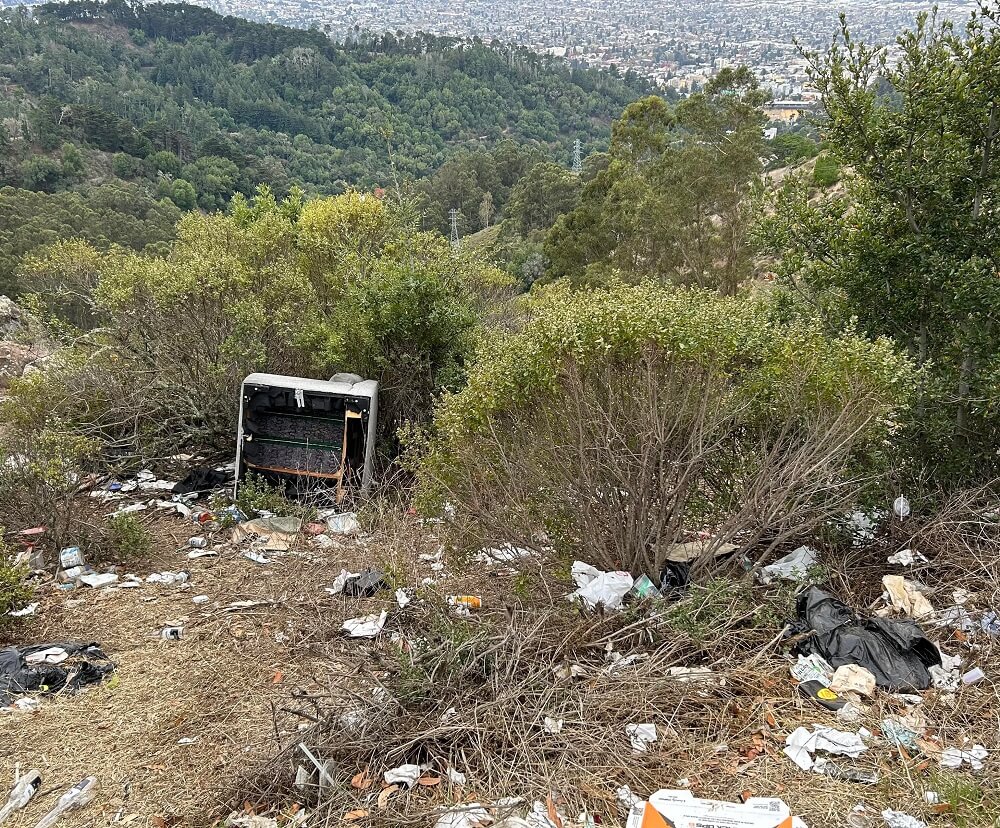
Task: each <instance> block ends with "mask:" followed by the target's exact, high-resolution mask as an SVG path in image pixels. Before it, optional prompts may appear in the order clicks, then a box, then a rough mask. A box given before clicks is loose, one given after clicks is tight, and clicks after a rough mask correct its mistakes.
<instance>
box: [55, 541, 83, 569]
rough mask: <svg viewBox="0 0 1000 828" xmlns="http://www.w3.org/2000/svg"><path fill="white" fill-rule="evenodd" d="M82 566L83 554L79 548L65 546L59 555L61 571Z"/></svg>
mask: <svg viewBox="0 0 1000 828" xmlns="http://www.w3.org/2000/svg"><path fill="white" fill-rule="evenodd" d="M83 565H84V558H83V552H82V551H81V550H80V547H79V546H67V547H66V548H65V549H63V550H62V551H61V552H60V553H59V567H60V568H61V569H73V568H74V567H77V566H83Z"/></svg>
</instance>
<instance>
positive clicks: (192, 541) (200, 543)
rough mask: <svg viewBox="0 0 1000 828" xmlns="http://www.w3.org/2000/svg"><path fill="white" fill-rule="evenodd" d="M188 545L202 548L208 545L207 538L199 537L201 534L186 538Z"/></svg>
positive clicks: (193, 547)
mask: <svg viewBox="0 0 1000 828" xmlns="http://www.w3.org/2000/svg"><path fill="white" fill-rule="evenodd" d="M188 546H190V547H191V548H192V549H204V548H205V547H206V546H208V540H207V539H206V538H203V537H201V535H197V536H196V537H193V538H188Z"/></svg>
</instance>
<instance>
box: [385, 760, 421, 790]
mask: <svg viewBox="0 0 1000 828" xmlns="http://www.w3.org/2000/svg"><path fill="white" fill-rule="evenodd" d="M426 769H427V768H426V766H425V765H400V766H399V767H397V768H392V769H391V770H387V771H386V772H385V773H384V774H383V777H382V778H383V779H384V780H385V783H386V784H387V785H406V787H408V788H412V787H413V786H414V785H416V784H417V780H418V779H419V778H420V774H422V773H423V772H424V771H425V770H426Z"/></svg>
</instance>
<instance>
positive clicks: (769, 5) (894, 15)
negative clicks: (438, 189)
mask: <svg viewBox="0 0 1000 828" xmlns="http://www.w3.org/2000/svg"><path fill="white" fill-rule="evenodd" d="M191 1H192V2H195V3H198V4H199V5H204V6H208V7H209V8H212V9H214V10H216V11H219V12H222V13H224V14H234V15H238V16H240V17H246V18H249V19H251V20H259V21H264V22H270V23H282V24H285V25H289V26H298V27H303V28H306V27H316V28H319V29H321V30H323V31H326V32H328V33H329V34H330V35H331V36H332V37H335V38H337V39H347V38H351V37H353V36H355V33H356V32H358V31H362V30H365V31H373V32H378V33H382V32H386V31H388V32H397V31H402V32H415V31H424V32H431V33H434V34H442V35H456V36H461V37H474V36H475V37H480V38H482V39H483V40H484V41H486V42H489V41H491V40H494V39H497V40H500V41H503V42H506V43H515V44H519V45H522V46H525V47H527V48H529V49H532V50H534V51H537V52H539V53H542V54H549V55H552V56H554V57H560V58H566V59H568V60H573V61H579V62H581V63H584V64H586V65H588V66H601V67H604V68H611V67H612V66H614V67H616V68H617V69H618V71H620V72H625V71H627V70H629V69H631V70H633V71H635V72H638V73H641V74H642V75H644V76H646V77H648V78H650V79H652V80H654V81H655V82H657V83H658V84H662V85H663V86H666V87H670V88H673V89H675V90H677V91H678V92H680V93H682V94H687V93H689V92H692V91H696V90H698V89H700V88H701V87H702V86H703V85H704V84H705V82H706V81H707V80H708V79H709V78H711V77H712V76H713V75H714V74H716V73H717V72H718V71H719V70H721V69H723V68H725V67H727V66H738V65H746V66H749V67H751V68H752V69H753V70H754V72H756V74H757V76H758V78H759V80H760V81H761V83H762V84H763V85H764V86H766V87H768V88H769V89H770V90H771V91H772V93H773V94H774V96H775V98H776V99H778V100H779V101H781V102H784V103H788V102H792V104H793V105H792V106H777V105H776V106H775V107H774V109H775V118H776V119H778V120H781V119H787V118H788V117H792V115H793V113H795V112H797V111H798V109H799V108H801V107H800V104H801V103H803V102H809V101H810V100H811V99H812V98H813V97H814V93H813V92H812V91H811V90H810V88H809V78H808V75H807V73H806V60H805V59H804V58H803V57H802V55H801V54H800V52H799V48H798V46H799V45H800V46H801V47H802V48H804V49H807V50H820V49H825V48H826V47H827V46H829V44H830V42H831V40H832V38H833V36H834V33H835V32H836V31H837V30H838V26H839V24H838V14H839V13H840V12H844V13H845V14H847V17H848V22H849V24H850V27H851V32H852V34H853V35H854V36H855V37H857V38H861V39H864V40H867V41H869V42H876V43H880V44H885V45H888V46H890V58H892V57H893V52H894V50H895V48H896V47H895V38H896V37H897V35H898V34H899V33H900V32H901V31H903V29H905V28H907V27H909V26H911V25H912V24H913V22H914V20H915V19H916V17H917V15H918V14H920V13H921V12H930V11H931V10H932V9H933V7H934V6H935V5H937V6H938V9H939V11H938V14H939V15H940V16H942V17H946V18H949V19H952V20H955V21H956V22H961V21H964V20H965V19H966V18H967V17H968V14H969V12H970V11H971V10H972V9H974V8H975V7H976V5H977V4H976V2H975V0H938V2H936V3H935V2H934V0H839V2H836V1H835V2H833V3H829V2H823V0H696V2H685V1H684V0H672V1H671V2H666V0H580V2H565V0H564V1H563V2H559V0H499V2H497V0H364V1H363V2H360V1H359V2H350V0H348V2H340V3H325V2H316V1H315V0H191ZM6 2H10V0H0V4H3V3H6Z"/></svg>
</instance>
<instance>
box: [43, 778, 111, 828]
mask: <svg viewBox="0 0 1000 828" xmlns="http://www.w3.org/2000/svg"><path fill="white" fill-rule="evenodd" d="M99 787H100V784H99V783H98V781H97V777H96V776H86V777H84V778H83V779H81V780H80V781H79V782H77V783H76V784H75V785H74V786H73V787H72V788H70V789H69V790H68V791H66V793H64V794H63V795H62V796H60V797H59V801H58V802H57V803H56V807H55V808H53V809H52V810H51V811H49V812H48V813H47V814H46V815H45V816H43V817H42V818H41V819H40V820H39V821H38V824H37V825H36V826H35V828H52V826H53V825H55V824H56V822H57V821H58V819H59V817H61V816H62V815H63V814H65V813H66V812H67V811H75V810H77V809H79V808H82V807H84V806H85V805H88V804H89V803H90V802H92V801H93V799H94V797H95V796H97V789H98V788H99Z"/></svg>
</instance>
